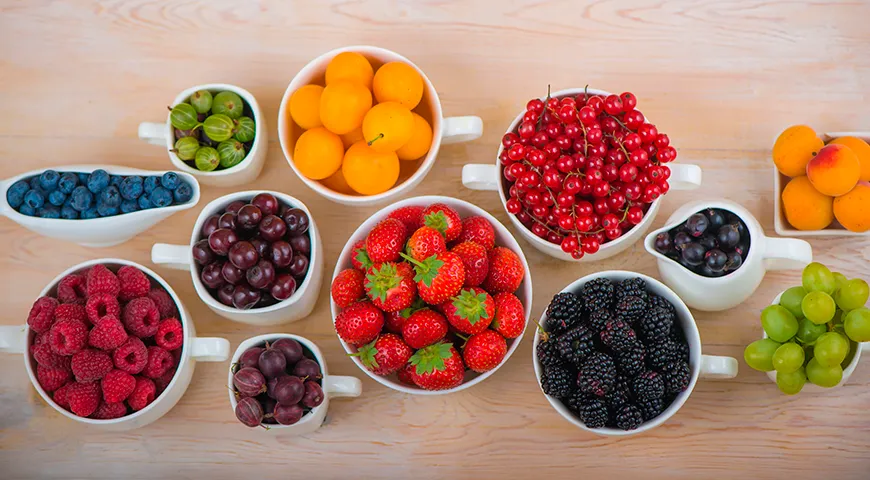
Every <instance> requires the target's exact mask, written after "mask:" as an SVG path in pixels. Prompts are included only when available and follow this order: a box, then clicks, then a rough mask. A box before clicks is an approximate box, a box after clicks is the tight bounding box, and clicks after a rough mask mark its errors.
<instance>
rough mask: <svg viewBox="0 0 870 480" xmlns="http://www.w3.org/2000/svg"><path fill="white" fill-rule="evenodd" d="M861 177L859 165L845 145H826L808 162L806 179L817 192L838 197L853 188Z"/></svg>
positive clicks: (853, 154)
mask: <svg viewBox="0 0 870 480" xmlns="http://www.w3.org/2000/svg"><path fill="white" fill-rule="evenodd" d="M860 176H861V163H859V162H858V156H857V155H855V153H854V152H852V149H851V148H849V147H847V146H845V145H838V144H835V145H828V146H826V147H824V148H822V149H821V150H819V153H818V154H816V156H815V157H813V159H812V160H810V163H809V164H808V165H807V178H809V179H810V182H811V183H812V184H813V187H815V188H816V190H818V191H819V192H821V193H823V194H825V195H828V196H831V197H838V196H840V195H843V194H845V193H848V192H849V191H850V190H852V189H853V188H855V184H857V183H858V178H859V177H860Z"/></svg>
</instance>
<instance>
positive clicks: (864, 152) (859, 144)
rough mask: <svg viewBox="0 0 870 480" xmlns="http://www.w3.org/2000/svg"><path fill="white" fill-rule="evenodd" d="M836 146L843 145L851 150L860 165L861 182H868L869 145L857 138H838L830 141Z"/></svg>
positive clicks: (869, 180) (869, 174) (869, 176)
mask: <svg viewBox="0 0 870 480" xmlns="http://www.w3.org/2000/svg"><path fill="white" fill-rule="evenodd" d="M831 143H833V144H836V145H845V146H847V147H849V148H851V149H852V152H853V153H854V154H855V155H857V156H858V162H859V163H860V164H861V176H860V179H861V181H862V182H870V145H867V142H865V141H864V140H861V139H860V138H858V137H840V138H835V139H833V140H831V141H830V143H829V144H828V145H830V144H831Z"/></svg>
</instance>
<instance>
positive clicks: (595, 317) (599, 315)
mask: <svg viewBox="0 0 870 480" xmlns="http://www.w3.org/2000/svg"><path fill="white" fill-rule="evenodd" d="M611 320H613V315H612V314H611V313H610V311H608V310H596V311H594V312H592V313H590V314H589V320H588V321H587V322H586V324H587V325H589V329H590V330H592V331H593V332H595V333H599V332H601V331H602V330H604V326H605V325H607V322H609V321H611Z"/></svg>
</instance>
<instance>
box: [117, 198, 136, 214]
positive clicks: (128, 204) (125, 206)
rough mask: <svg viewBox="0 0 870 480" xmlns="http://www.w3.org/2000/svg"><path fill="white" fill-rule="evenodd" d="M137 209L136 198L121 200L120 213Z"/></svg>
mask: <svg viewBox="0 0 870 480" xmlns="http://www.w3.org/2000/svg"><path fill="white" fill-rule="evenodd" d="M137 210H139V204H138V203H137V202H136V200H124V201H123V202H121V213H132V212H135V211H137Z"/></svg>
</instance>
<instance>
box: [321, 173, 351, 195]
mask: <svg viewBox="0 0 870 480" xmlns="http://www.w3.org/2000/svg"><path fill="white" fill-rule="evenodd" d="M320 183H322V184H323V185H324V186H325V187H326V188H329V189H330V190H334V191H336V192H338V193H345V194H348V195H352V194H353V193H354V192H353V189H351V188H350V185H348V184H347V180H345V179H344V174H343V173H341V169H340V168H339V169H338V170H336V171H335V173H333V174H332V175H330V176H329V177H327V178H324V179H323V180H321V181H320Z"/></svg>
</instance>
